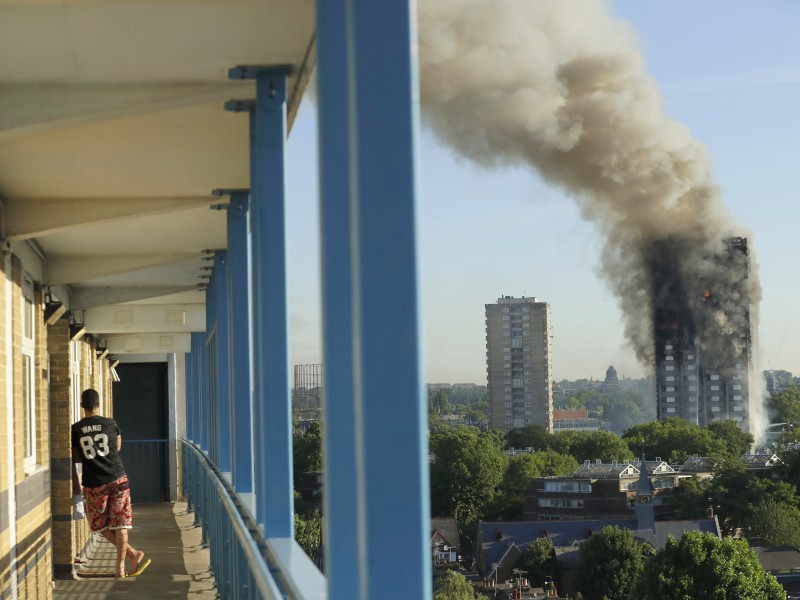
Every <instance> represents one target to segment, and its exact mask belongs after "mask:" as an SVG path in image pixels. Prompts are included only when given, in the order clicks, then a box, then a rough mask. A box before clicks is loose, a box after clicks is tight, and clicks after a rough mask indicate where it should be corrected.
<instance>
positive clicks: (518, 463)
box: [492, 450, 578, 520]
mask: <svg viewBox="0 0 800 600" xmlns="http://www.w3.org/2000/svg"><path fill="white" fill-rule="evenodd" d="M577 468H578V463H577V461H576V460H575V459H574V458H572V457H571V456H569V455H566V454H559V453H558V452H555V451H554V450H544V451H542V452H534V453H533V454H518V455H517V456H513V457H511V459H510V460H509V461H508V467H507V468H506V472H505V475H504V476H503V484H502V486H501V491H502V493H501V494H500V495H499V496H498V498H497V502H496V505H495V507H494V510H493V511H492V512H493V513H494V516H496V517H498V518H500V519H504V520H515V519H520V518H521V517H522V508H523V504H524V503H525V496H526V494H527V492H528V487H529V486H530V482H531V479H533V478H534V477H548V476H550V475H566V474H569V473H572V472H573V471H574V470H575V469H577Z"/></svg>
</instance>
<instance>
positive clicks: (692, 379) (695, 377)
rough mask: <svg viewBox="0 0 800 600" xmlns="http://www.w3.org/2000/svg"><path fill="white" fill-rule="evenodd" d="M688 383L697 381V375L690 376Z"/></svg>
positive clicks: (687, 379) (687, 378)
mask: <svg viewBox="0 0 800 600" xmlns="http://www.w3.org/2000/svg"><path fill="white" fill-rule="evenodd" d="M686 381H697V375H688V376H687V377H686Z"/></svg>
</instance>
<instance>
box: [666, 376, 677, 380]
mask: <svg viewBox="0 0 800 600" xmlns="http://www.w3.org/2000/svg"><path fill="white" fill-rule="evenodd" d="M667 381H675V376H674V375H667Z"/></svg>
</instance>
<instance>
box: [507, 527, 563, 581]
mask: <svg viewBox="0 0 800 600" xmlns="http://www.w3.org/2000/svg"><path fill="white" fill-rule="evenodd" d="M517 568H519V569H522V570H523V571H525V572H526V577H527V579H529V580H530V582H531V585H532V586H533V587H544V580H545V577H552V578H554V579H555V580H556V582H559V580H560V575H561V563H559V562H558V559H557V558H556V551H555V548H554V547H553V542H552V541H551V540H550V538H547V537H540V538H536V539H535V540H533V541H532V542H531V543H530V544H528V547H527V548H526V549H525V551H524V552H523V553H522V554H521V555H520V557H519V560H518V561H517Z"/></svg>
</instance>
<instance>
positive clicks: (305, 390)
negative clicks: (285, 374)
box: [292, 364, 322, 410]
mask: <svg viewBox="0 0 800 600" xmlns="http://www.w3.org/2000/svg"><path fill="white" fill-rule="evenodd" d="M321 406H322V365H312V364H306V365H295V366H294V388H293V389H292V408H294V409H296V410H304V409H309V408H321Z"/></svg>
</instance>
